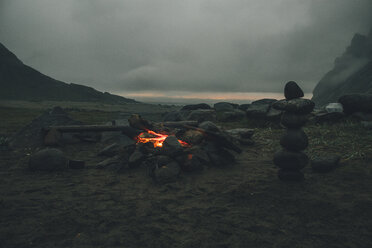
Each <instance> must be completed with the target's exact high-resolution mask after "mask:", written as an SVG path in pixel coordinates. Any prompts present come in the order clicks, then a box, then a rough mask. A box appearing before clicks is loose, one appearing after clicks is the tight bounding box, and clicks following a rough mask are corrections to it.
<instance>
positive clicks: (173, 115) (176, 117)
mask: <svg viewBox="0 0 372 248" xmlns="http://www.w3.org/2000/svg"><path fill="white" fill-rule="evenodd" d="M189 112H190V111H188V110H182V111H177V110H176V111H172V112H169V113H166V114H165V115H164V116H163V121H184V120H185V119H186V116H185V115H186V113H187V114H188V113H189Z"/></svg>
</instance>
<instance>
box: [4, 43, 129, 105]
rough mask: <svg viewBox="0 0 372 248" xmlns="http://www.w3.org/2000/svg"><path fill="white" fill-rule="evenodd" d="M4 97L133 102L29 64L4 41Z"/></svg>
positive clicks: (31, 99) (6, 98) (33, 99)
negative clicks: (69, 80) (45, 72)
mask: <svg viewBox="0 0 372 248" xmlns="http://www.w3.org/2000/svg"><path fill="white" fill-rule="evenodd" d="M0 99H2V100H28V101H42V100H49V101H79V102H101V103H115V104H121V103H129V102H135V101H134V100H132V99H128V98H124V97H121V96H117V95H112V94H110V93H108V92H105V93H103V92H100V91H97V90H95V89H93V88H91V87H87V86H83V85H79V84H73V83H71V84H67V83H64V82H61V81H58V80H55V79H53V78H50V77H48V76H46V75H44V74H42V73H40V72H38V71H37V70H35V69H33V68H31V67H29V66H27V65H25V64H23V63H22V61H21V60H19V59H18V58H17V57H16V56H15V55H14V54H13V53H12V52H10V51H9V50H8V49H7V48H6V47H5V46H4V45H3V44H1V43H0Z"/></svg>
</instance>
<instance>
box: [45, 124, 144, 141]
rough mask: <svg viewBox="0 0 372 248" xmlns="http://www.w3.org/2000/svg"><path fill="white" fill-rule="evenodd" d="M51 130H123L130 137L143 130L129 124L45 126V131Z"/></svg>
mask: <svg viewBox="0 0 372 248" xmlns="http://www.w3.org/2000/svg"><path fill="white" fill-rule="evenodd" d="M50 130H57V131H59V132H60V133H74V132H107V131H121V132H122V133H123V134H125V135H127V136H128V137H129V138H134V137H136V136H137V135H139V134H140V133H141V132H142V130H138V129H135V128H133V127H129V126H106V125H105V126H103V125H71V126H50V127H47V128H44V131H46V132H49V131H50Z"/></svg>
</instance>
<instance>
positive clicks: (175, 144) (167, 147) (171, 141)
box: [161, 136, 182, 157]
mask: <svg viewBox="0 0 372 248" xmlns="http://www.w3.org/2000/svg"><path fill="white" fill-rule="evenodd" d="M161 151H162V153H163V154H166V155H168V156H171V157H173V156H176V155H177V154H178V153H180V152H182V145H181V143H180V142H179V141H178V139H177V137H176V136H168V137H167V138H166V139H165V140H164V142H163V146H162V148H161Z"/></svg>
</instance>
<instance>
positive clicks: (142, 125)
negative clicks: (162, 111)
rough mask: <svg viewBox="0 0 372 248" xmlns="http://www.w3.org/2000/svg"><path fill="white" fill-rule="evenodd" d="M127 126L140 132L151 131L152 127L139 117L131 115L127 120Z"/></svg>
mask: <svg viewBox="0 0 372 248" xmlns="http://www.w3.org/2000/svg"><path fill="white" fill-rule="evenodd" d="M128 122H129V125H130V126H131V127H133V128H136V129H140V130H152V129H153V125H152V124H151V123H150V122H149V121H147V120H145V119H142V117H141V116H140V115H137V114H133V115H132V116H131V117H130V118H129V119H128Z"/></svg>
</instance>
